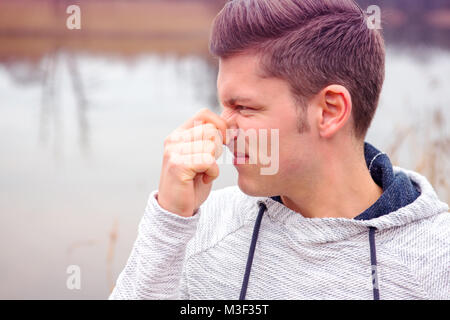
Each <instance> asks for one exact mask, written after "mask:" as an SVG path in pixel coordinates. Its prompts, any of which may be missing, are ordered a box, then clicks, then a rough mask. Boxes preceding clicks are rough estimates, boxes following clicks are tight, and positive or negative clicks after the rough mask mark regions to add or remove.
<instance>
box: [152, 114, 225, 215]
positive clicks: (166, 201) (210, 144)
mask: <svg viewBox="0 0 450 320" xmlns="http://www.w3.org/2000/svg"><path fill="white" fill-rule="evenodd" d="M226 129H227V124H226V122H225V120H224V119H222V118H220V117H219V116H218V115H216V114H215V113H213V112H212V111H210V110H208V109H202V110H200V111H199V112H198V113H197V114H196V115H195V116H194V117H192V118H191V119H189V120H188V121H187V122H186V123H185V124H183V125H182V126H181V127H179V128H178V129H176V130H175V131H174V132H172V133H171V134H170V135H169V136H168V137H167V138H166V139H165V141H164V157H163V165H162V170H161V178H160V182H159V189H158V196H157V199H158V203H159V205H160V206H161V207H162V208H164V209H166V210H167V211H170V212H173V213H176V214H178V215H180V216H184V217H190V216H192V215H194V213H195V212H196V211H197V209H198V208H199V207H200V205H201V204H202V203H203V202H204V201H205V200H206V199H207V198H208V195H209V193H210V192H211V187H212V182H213V180H214V179H216V178H217V177H218V176H219V167H218V165H217V163H216V159H217V158H219V157H220V155H221V153H222V145H223V144H225V143H226V141H225V139H226Z"/></svg>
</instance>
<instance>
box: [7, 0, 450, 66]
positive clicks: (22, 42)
mask: <svg viewBox="0 0 450 320" xmlns="http://www.w3.org/2000/svg"><path fill="white" fill-rule="evenodd" d="M225 2H226V1H225V0H164V1H162V0H152V1H144V0H133V1H132V0H108V1H105V0H73V1H67V0H38V1H36V0H2V1H1V2H0V63H2V62H9V61H11V60H13V61H14V60H31V61H37V60H39V59H41V58H42V57H44V56H45V55H46V54H47V53H48V52H52V51H54V50H56V49H60V48H63V49H65V50H69V51H82V52H88V53H89V54H108V55H120V56H127V57H133V56H137V55H141V54H146V53H149V52H152V53H159V54H164V53H176V54H178V55H186V54H195V55H199V56H202V57H204V58H208V57H209V54H208V38H209V32H210V27H211V23H212V21H213V19H214V17H215V15H216V14H217V13H218V12H219V10H220V8H221V7H222V6H223V4H224V3H225ZM358 2H359V3H360V5H361V7H362V8H366V7H367V6H368V5H370V4H377V5H379V6H380V8H381V18H382V27H383V33H384V35H385V37H386V40H387V42H388V43H395V44H401V45H408V44H412V45H425V46H429V45H431V46H437V47H443V48H446V49H449V48H450V8H449V7H448V5H445V4H441V3H442V1H439V0H434V1H427V2H424V1H421V0H416V1H408V5H406V4H404V7H402V3H403V2H404V1H402V0H397V1H390V2H387V1H373V0H371V1H365V0H360V1H358ZM72 4H76V5H79V6H80V9H81V29H80V30H69V29H68V28H67V27H66V20H67V18H68V17H69V14H67V13H66V9H67V7H68V6H69V5H72ZM440 4H441V5H440Z"/></svg>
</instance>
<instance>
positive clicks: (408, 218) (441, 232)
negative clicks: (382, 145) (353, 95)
mask: <svg viewBox="0 0 450 320" xmlns="http://www.w3.org/2000/svg"><path fill="white" fill-rule="evenodd" d="M376 151H377V150H376V149H374V148H371V146H370V145H366V161H367V164H368V168H369V171H370V172H371V174H372V177H373V178H374V180H375V181H376V182H377V183H379V184H380V185H381V186H382V187H383V196H382V198H380V201H378V202H380V203H381V204H380V203H378V205H374V206H373V207H371V208H369V209H368V210H366V211H365V212H364V213H362V214H361V215H360V216H359V217H357V218H355V219H347V218H320V219H319V218H312V219H311V218H305V217H303V216H302V215H301V214H299V213H296V212H294V211H292V210H290V209H289V208H287V207H285V206H284V205H283V204H282V203H280V201H279V199H276V198H265V197H251V196H248V195H246V194H244V193H242V192H241V191H240V190H239V188H238V187H229V188H225V189H222V190H218V191H213V192H212V193H211V194H210V196H209V197H208V199H207V200H206V201H205V203H203V205H202V206H201V207H200V209H199V211H198V212H197V213H196V214H195V215H194V216H193V217H190V218H184V217H180V216H178V215H176V214H174V213H171V212H168V211H166V210H164V209H162V208H161V207H160V206H159V204H158V202H157V200H156V198H155V196H156V195H157V191H154V192H152V193H151V194H150V197H149V201H148V204H147V207H146V209H145V214H144V216H143V218H142V220H141V222H140V225H139V232H138V237H137V240H136V242H135V244H134V246H133V249H132V252H131V255H130V257H129V259H128V261H127V264H126V266H125V268H124V270H123V271H122V272H121V274H120V275H119V277H118V279H117V283H116V287H115V288H114V290H113V292H112V293H111V295H110V299H238V298H241V299H242V298H247V299H364V300H366V299H378V298H380V299H449V298H450V214H449V213H448V205H447V204H445V203H443V202H441V201H440V200H439V199H438V197H437V195H436V193H435V191H434V190H433V188H432V186H431V185H430V183H429V182H428V181H427V179H426V178H425V177H424V176H422V175H420V174H418V173H416V172H413V171H409V170H405V169H402V168H399V167H392V166H390V162H389V163H388V164H387V165H386V163H387V162H386V160H384V161H381V162H380V163H379V164H378V165H374V164H375V160H377V158H378V160H379V159H380V155H384V154H383V153H380V152H376ZM386 159H387V156H386ZM389 168H390V169H389ZM377 172H378V173H379V177H380V179H379V180H377ZM386 172H387V173H386ZM389 172H391V173H390V175H391V177H388V176H386V174H388V173H389ZM399 179H401V182H398V180H399ZM396 180H397V182H398V183H400V184H405V181H406V182H407V183H408V185H409V187H408V188H409V189H410V190H409V191H408V192H409V195H406V196H405V192H404V191H399V190H397V192H400V193H401V194H399V195H397V194H396V193H395V191H388V187H389V186H391V185H392V183H394V182H395V181H396ZM382 181H389V185H383V184H382ZM400 184H399V185H400ZM412 186H414V188H413V187H412ZM391 189H399V188H391ZM400 198H404V200H401V201H400V202H398V199H400ZM405 201H406V202H405ZM397 202H398V203H397ZM402 202H403V203H402ZM399 203H400V204H399ZM374 208H376V210H375V209H374ZM389 208H390V209H389ZM383 210H384V211H385V212H384V213H383V214H380V212H381V211H383Z"/></svg>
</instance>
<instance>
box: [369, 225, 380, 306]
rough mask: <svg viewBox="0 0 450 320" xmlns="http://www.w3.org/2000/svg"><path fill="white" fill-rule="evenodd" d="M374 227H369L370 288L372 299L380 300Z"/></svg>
mask: <svg viewBox="0 0 450 320" xmlns="http://www.w3.org/2000/svg"><path fill="white" fill-rule="evenodd" d="M376 230H377V229H376V228H375V227H370V228H369V245H370V264H371V266H372V288H373V300H380V289H379V287H378V272H377V248H376V246H375V231H376Z"/></svg>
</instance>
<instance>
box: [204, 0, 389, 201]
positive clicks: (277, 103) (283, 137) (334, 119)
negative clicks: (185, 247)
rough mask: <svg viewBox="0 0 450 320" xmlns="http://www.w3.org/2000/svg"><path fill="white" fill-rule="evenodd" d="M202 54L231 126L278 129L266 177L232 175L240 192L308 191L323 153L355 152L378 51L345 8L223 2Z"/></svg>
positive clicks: (319, 0) (379, 44)
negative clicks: (298, 183)
mask: <svg viewBox="0 0 450 320" xmlns="http://www.w3.org/2000/svg"><path fill="white" fill-rule="evenodd" d="M210 51H211V53H212V54H213V55H214V56H216V57H218V58H220V67H219V77H218V93H219V99H220V100H221V102H222V103H223V105H224V108H225V112H227V113H228V115H227V117H229V118H230V120H229V121H230V123H231V125H232V126H234V127H236V128H240V129H243V130H247V129H251V128H252V129H260V128H265V129H270V128H274V129H279V130H280V134H279V137H280V146H279V157H280V172H279V174H278V175H277V176H276V177H257V176H256V175H255V174H256V171H251V170H256V169H255V168H253V169H252V168H250V167H249V166H241V167H240V168H239V167H238V170H239V171H240V172H239V173H240V175H239V176H240V177H239V179H240V181H239V184H240V186H241V188H242V189H244V191H246V192H247V193H250V194H254V195H271V193H276V194H280V193H281V192H283V190H281V189H283V188H284V187H283V185H284V186H288V185H289V182H288V181H287V179H288V177H289V176H295V177H296V179H299V178H300V179H302V178H304V179H305V181H304V182H305V183H306V182H307V181H308V180H309V181H310V182H312V180H314V177H313V175H314V174H315V173H318V172H320V171H321V166H323V165H325V161H326V159H324V156H326V155H327V154H328V153H329V150H330V148H333V147H334V148H342V146H346V145H349V144H352V145H354V146H356V147H355V150H356V149H359V150H361V152H362V149H363V148H362V147H363V142H364V137H365V135H366V133H367V130H368V128H369V126H370V123H371V121H372V118H373V116H374V114H375V110H376V107H377V104H378V98H379V95H380V92H381V88H382V84H383V80H384V56H385V52H384V43H383V39H382V36H381V35H380V33H379V31H378V30H374V29H370V28H368V25H367V23H366V16H365V14H364V12H363V11H362V10H361V9H360V8H359V7H358V5H356V4H355V3H354V1H352V0H328V1H326V0H234V1H229V2H228V3H227V4H226V5H225V7H224V8H223V9H222V11H221V12H220V13H219V14H218V16H217V17H216V19H215V21H214V24H213V28H212V33H211V39H210ZM238 97H242V98H252V101H247V102H246V101H242V100H241V101H240V100H236V99H235V98H238ZM233 100H236V101H233ZM243 107H245V108H247V109H245V108H244V109H243ZM248 108H250V109H248ZM246 177H247V179H246ZM249 177H251V179H249ZM316 178H317V177H316ZM269 181H270V186H271V187H270V188H264V187H262V185H264V182H269ZM282 181H285V182H284V184H283V183H282ZM261 188H262V189H261Z"/></svg>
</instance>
